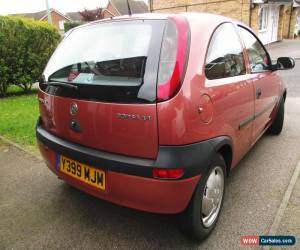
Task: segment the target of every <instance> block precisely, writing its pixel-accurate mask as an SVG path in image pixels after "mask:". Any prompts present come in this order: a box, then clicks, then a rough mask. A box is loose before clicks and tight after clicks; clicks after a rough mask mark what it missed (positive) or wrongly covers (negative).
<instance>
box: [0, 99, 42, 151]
mask: <svg viewBox="0 0 300 250" xmlns="http://www.w3.org/2000/svg"><path fill="white" fill-rule="evenodd" d="M38 114H39V110H38V102H37V96H36V94H30V95H20V96H10V97H5V98H0V135H2V136H4V137H5V138H7V139H9V140H12V141H14V142H16V143H18V144H20V145H22V146H25V147H26V148H27V149H29V150H31V151H37V149H36V140H35V124H36V121H37V118H38Z"/></svg>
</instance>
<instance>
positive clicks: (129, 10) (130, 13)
mask: <svg viewBox="0 0 300 250" xmlns="http://www.w3.org/2000/svg"><path fill="white" fill-rule="evenodd" d="M127 7H128V14H129V16H131V15H132V12H131V9H130V4H129V0H127Z"/></svg>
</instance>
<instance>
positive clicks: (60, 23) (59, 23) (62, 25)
mask: <svg viewBox="0 0 300 250" xmlns="http://www.w3.org/2000/svg"><path fill="white" fill-rule="evenodd" d="M58 26H59V29H60V30H64V29H65V20H60V21H59V22H58Z"/></svg>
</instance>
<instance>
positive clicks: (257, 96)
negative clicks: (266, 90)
mask: <svg viewBox="0 0 300 250" xmlns="http://www.w3.org/2000/svg"><path fill="white" fill-rule="evenodd" d="M261 94H262V92H261V89H257V90H256V99H259V98H260V97H261Z"/></svg>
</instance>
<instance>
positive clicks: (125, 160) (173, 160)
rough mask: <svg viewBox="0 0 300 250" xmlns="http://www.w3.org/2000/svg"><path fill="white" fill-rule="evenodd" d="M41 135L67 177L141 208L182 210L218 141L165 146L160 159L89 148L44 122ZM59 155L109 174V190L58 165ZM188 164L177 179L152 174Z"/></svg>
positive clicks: (45, 152) (49, 159)
mask: <svg viewBox="0 0 300 250" xmlns="http://www.w3.org/2000/svg"><path fill="white" fill-rule="evenodd" d="M36 134H37V139H38V145H39V148H40V151H41V153H42V156H43V158H44V159H45V161H46V163H47V166H48V167H49V168H50V169H51V170H52V172H54V173H55V174H56V175H57V176H59V177H60V178H61V179H63V180H65V181H66V182H68V183H70V184H71V185H73V186H75V187H77V188H78V189H80V190H83V191H84V192H87V193H89V194H91V195H94V196H96V197H99V198H101V199H104V200H107V201H110V202H113V203H116V204H119V205H124V206H128V207H131V208H135V209H138V210H143V211H148V212H155V213H167V214H176V213H180V212H182V211H183V210H184V209H185V208H186V207H187V205H188V203H189V201H190V199H191V197H192V195H193V192H194V190H195V187H196V185H197V183H198V182H199V180H200V176H201V175H202V174H204V173H205V171H206V169H207V168H208V166H209V165H210V160H211V159H212V157H213V156H214V153H215V151H214V147H213V143H211V142H210V141H205V142H201V143H196V144H191V145H186V146H161V147H159V153H158V157H157V159H155V160H151V159H141V158H135V157H128V156H122V155H117V154H111V153H107V152H103V151H97V150H94V149H90V148H86V147H83V146H80V145H77V144H74V143H71V142H68V141H66V140H63V139H61V138H59V137H56V136H54V135H52V134H50V133H48V132H47V131H45V130H44V129H43V128H42V126H40V125H39V124H38V126H37V130H36ZM57 154H61V155H65V156H67V157H70V158H72V159H74V160H77V161H79V162H82V163H86V162H88V163H89V165H90V166H93V167H96V168H100V169H102V170H104V171H105V172H106V183H107V186H106V191H100V190H98V189H96V188H93V187H91V186H89V185H87V184H85V183H83V182H80V181H78V180H76V179H73V178H72V177H69V176H67V175H65V174H64V173H61V172H59V171H58V170H57V169H56V161H57ZM154 167H159V168H184V169H185V174H184V176H183V177H182V178H181V179H177V180H160V179H154V178H153V177H152V169H153V168H154Z"/></svg>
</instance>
